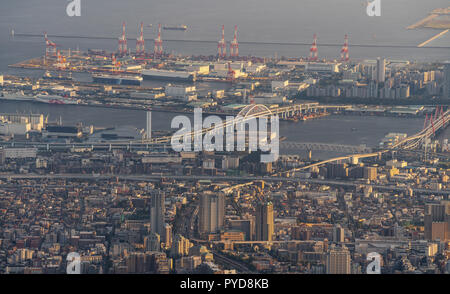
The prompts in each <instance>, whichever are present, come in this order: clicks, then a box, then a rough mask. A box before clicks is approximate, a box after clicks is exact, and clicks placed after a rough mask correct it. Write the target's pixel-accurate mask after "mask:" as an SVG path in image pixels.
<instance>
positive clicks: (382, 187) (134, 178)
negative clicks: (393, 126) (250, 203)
mask: <svg viewBox="0 0 450 294" xmlns="http://www.w3.org/2000/svg"><path fill="white" fill-rule="evenodd" d="M116 178H119V180H127V181H144V182H145V181H156V180H160V179H163V178H164V179H172V180H184V181H199V180H211V181H212V182H224V181H229V182H239V183H242V182H244V183H245V184H251V182H253V181H261V180H262V181H266V182H301V183H312V184H320V185H328V186H335V187H355V186H359V185H367V184H365V183H364V182H361V181H344V180H319V179H300V178H293V177H292V178H291V177H274V176H266V177H258V176H239V177H238V176H177V175H113V174H103V175H92V174H88V175H86V174H53V175H51V174H49V175H38V174H0V179H3V180H7V181H8V180H12V179H74V180H111V179H112V180H115V179H116ZM245 184H244V185H245ZM370 185H371V186H372V187H373V188H375V189H377V190H380V191H395V192H405V191H406V189H407V188H408V187H407V186H395V185H382V184H370ZM412 190H413V192H414V193H419V194H429V195H431V194H433V195H444V196H449V195H450V190H431V189H424V188H412Z"/></svg>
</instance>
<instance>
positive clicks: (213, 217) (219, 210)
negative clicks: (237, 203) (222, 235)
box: [199, 192, 225, 234]
mask: <svg viewBox="0 0 450 294" xmlns="http://www.w3.org/2000/svg"><path fill="white" fill-rule="evenodd" d="M199 217H200V218H199V231H200V233H201V234H209V233H217V232H218V231H220V230H222V229H223V222H224V218H225V195H224V194H223V193H212V192H208V193H203V194H202V195H201V197H200V212H199Z"/></svg>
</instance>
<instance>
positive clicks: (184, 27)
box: [163, 25, 188, 31]
mask: <svg viewBox="0 0 450 294" xmlns="http://www.w3.org/2000/svg"><path fill="white" fill-rule="evenodd" d="M163 29H165V30H172V31H185V30H187V29H188V26H187V25H164V26H163Z"/></svg>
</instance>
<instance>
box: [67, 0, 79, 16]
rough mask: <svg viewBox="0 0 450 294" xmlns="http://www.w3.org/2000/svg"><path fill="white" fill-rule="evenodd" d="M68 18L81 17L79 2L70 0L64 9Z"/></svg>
mask: <svg viewBox="0 0 450 294" xmlns="http://www.w3.org/2000/svg"><path fill="white" fill-rule="evenodd" d="M66 13H67V15H68V16H70V17H73V16H81V0H70V2H69V4H67V7H66Z"/></svg>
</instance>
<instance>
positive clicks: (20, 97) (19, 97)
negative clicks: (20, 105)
mask: <svg viewBox="0 0 450 294" xmlns="http://www.w3.org/2000/svg"><path fill="white" fill-rule="evenodd" d="M0 99H1V100H7V101H27V102H33V101H36V99H35V97H34V96H30V95H25V94H24V93H23V91H18V92H14V93H10V92H6V91H3V92H1V93H0Z"/></svg>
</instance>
